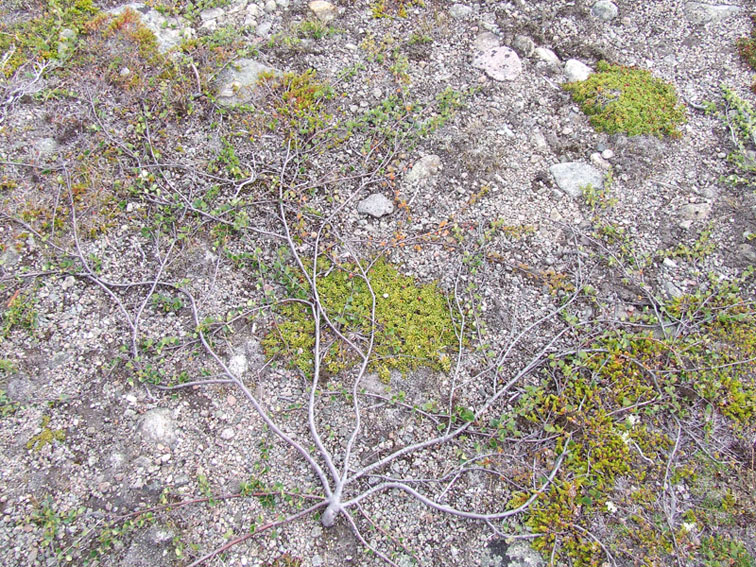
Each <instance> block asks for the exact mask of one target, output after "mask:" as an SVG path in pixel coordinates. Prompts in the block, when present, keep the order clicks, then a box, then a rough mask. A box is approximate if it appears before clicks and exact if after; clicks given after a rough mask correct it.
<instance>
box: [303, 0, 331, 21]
mask: <svg viewBox="0 0 756 567" xmlns="http://www.w3.org/2000/svg"><path fill="white" fill-rule="evenodd" d="M309 8H310V10H311V11H312V13H313V14H315V17H316V18H318V19H319V20H320V21H321V22H325V23H328V22H330V21H331V20H333V19H334V18H336V6H334V5H333V4H331V3H330V2H326V1H325V0H313V1H312V2H310V4H309Z"/></svg>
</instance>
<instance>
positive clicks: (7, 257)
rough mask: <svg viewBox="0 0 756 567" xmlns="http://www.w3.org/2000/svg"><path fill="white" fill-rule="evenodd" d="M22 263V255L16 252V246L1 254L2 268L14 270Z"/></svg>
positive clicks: (0, 264)
mask: <svg viewBox="0 0 756 567" xmlns="http://www.w3.org/2000/svg"><path fill="white" fill-rule="evenodd" d="M20 261H21V254H19V253H18V252H17V251H16V248H15V246H8V247H7V248H6V249H5V252H3V253H2V254H0V266H5V267H7V268H12V267H14V266H17V265H18V263H19V262H20Z"/></svg>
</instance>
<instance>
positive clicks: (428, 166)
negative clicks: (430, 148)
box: [404, 154, 444, 184]
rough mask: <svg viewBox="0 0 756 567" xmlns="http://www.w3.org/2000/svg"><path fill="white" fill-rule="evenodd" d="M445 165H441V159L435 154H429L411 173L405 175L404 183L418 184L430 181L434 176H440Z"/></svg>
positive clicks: (418, 161)
mask: <svg viewBox="0 0 756 567" xmlns="http://www.w3.org/2000/svg"><path fill="white" fill-rule="evenodd" d="M443 167H444V165H443V164H442V163H441V158H440V157H438V156H437V155H435V154H429V155H427V156H423V157H421V158H420V159H419V160H417V161H416V162H415V165H413V166H412V169H411V170H410V172H409V173H408V174H407V175H405V177H404V182H405V183H407V184H412V183H417V182H418V181H425V180H426V179H430V178H431V177H433V176H434V175H436V174H438V172H439V171H441V169H443Z"/></svg>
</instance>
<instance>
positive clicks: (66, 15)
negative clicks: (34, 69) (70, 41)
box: [0, 0, 99, 77]
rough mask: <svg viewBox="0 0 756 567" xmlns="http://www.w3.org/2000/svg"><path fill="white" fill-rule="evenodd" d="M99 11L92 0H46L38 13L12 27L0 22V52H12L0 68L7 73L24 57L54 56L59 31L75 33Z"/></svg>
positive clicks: (15, 67)
mask: <svg viewBox="0 0 756 567" xmlns="http://www.w3.org/2000/svg"><path fill="white" fill-rule="evenodd" d="M98 11H99V10H98V9H97V8H96V7H95V6H94V4H93V3H92V0H74V1H73V2H65V1H63V0H46V1H45V2H43V7H42V13H41V14H40V15H39V16H37V17H34V18H31V19H29V20H26V21H24V22H21V23H18V24H15V25H13V26H11V27H5V26H2V25H0V53H10V54H11V56H10V58H9V59H8V61H7V62H6V63H5V66H4V67H3V68H2V69H0V72H2V73H3V74H4V75H5V76H6V77H10V76H11V75H13V73H15V72H16V70H17V69H18V68H19V67H20V66H21V65H23V64H24V63H26V62H27V61H30V60H34V59H38V60H46V59H52V58H55V57H57V56H58V50H59V45H60V44H61V41H62V38H61V32H62V31H63V30H64V29H70V30H73V31H74V32H75V33H76V34H78V33H79V32H81V30H82V29H83V28H84V24H85V23H86V22H88V21H89V20H90V19H92V17H93V16H94V15H95V14H97V13H98Z"/></svg>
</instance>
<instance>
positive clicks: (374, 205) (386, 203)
mask: <svg viewBox="0 0 756 567" xmlns="http://www.w3.org/2000/svg"><path fill="white" fill-rule="evenodd" d="M357 212H359V213H363V214H367V215H370V216H371V217H374V218H377V219H378V218H381V217H384V216H386V215H390V214H391V213H393V212H394V203H392V202H391V200H389V199H387V198H386V197H385V196H384V195H382V194H381V193H373V194H372V195H370V196H369V197H368V198H367V199H364V200H362V201H360V202H359V204H358V205H357Z"/></svg>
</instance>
